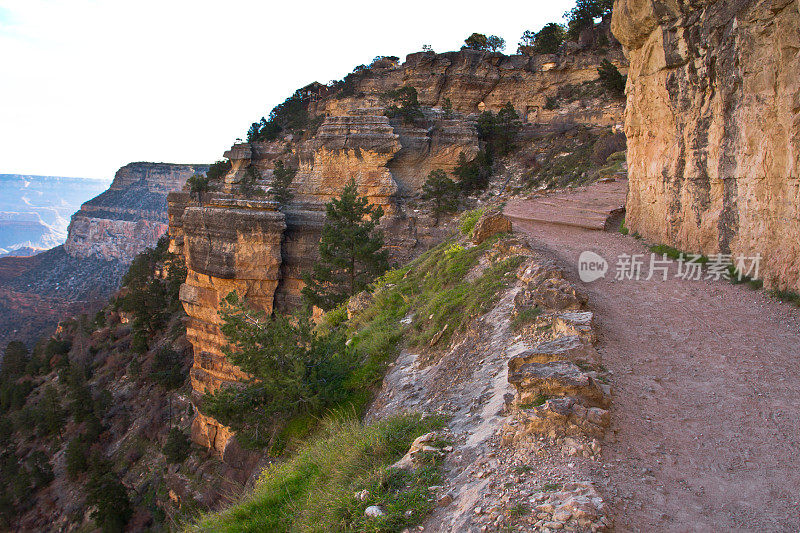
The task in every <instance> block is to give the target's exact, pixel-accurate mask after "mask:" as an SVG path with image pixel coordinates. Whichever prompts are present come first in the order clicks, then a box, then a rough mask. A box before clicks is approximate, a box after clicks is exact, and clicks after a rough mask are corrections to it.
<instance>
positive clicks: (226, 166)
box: [206, 159, 233, 182]
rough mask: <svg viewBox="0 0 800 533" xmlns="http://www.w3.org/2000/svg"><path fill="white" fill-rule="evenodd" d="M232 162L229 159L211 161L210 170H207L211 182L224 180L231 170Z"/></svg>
mask: <svg viewBox="0 0 800 533" xmlns="http://www.w3.org/2000/svg"><path fill="white" fill-rule="evenodd" d="M232 167H233V165H231V162H230V161H229V160H228V159H225V160H223V161H215V162H214V163H211V165H210V166H209V167H208V172H206V177H207V178H208V180H209V181H211V182H218V181H222V179H223V178H224V177H225V176H226V175H227V174H228V172H230V171H231V168H232Z"/></svg>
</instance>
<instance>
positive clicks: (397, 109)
mask: <svg viewBox="0 0 800 533" xmlns="http://www.w3.org/2000/svg"><path fill="white" fill-rule="evenodd" d="M385 96H386V97H387V98H390V99H394V100H399V102H400V105H399V106H397V105H395V104H392V105H390V106H389V107H387V108H386V116H387V117H389V118H395V117H400V118H402V119H403V121H404V122H407V123H409V124H416V123H418V122H419V121H421V120H422V119H424V118H425V116H424V115H423V114H422V109H421V108H420V105H419V100H418V99H417V90H416V89H415V88H414V87H411V86H406V87H400V88H399V89H397V90H395V91H389V92H388V93H386V95H385Z"/></svg>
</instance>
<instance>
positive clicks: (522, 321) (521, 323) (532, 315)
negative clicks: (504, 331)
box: [511, 306, 542, 333]
mask: <svg viewBox="0 0 800 533" xmlns="http://www.w3.org/2000/svg"><path fill="white" fill-rule="evenodd" d="M541 314H542V310H541V309H539V307H538V306H534V307H528V308H526V309H523V310H522V311H519V312H517V313H516V314H515V315H514V316H513V317H512V318H511V331H513V332H514V333H516V332H517V331H519V330H521V329H522V328H524V327H525V326H527V325H528V324H530V323H531V322H533V321H534V320H536V317H538V316H539V315H541Z"/></svg>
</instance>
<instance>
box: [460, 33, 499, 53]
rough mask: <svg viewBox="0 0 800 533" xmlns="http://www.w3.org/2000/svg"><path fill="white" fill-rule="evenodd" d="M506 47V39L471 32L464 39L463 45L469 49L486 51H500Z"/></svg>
mask: <svg viewBox="0 0 800 533" xmlns="http://www.w3.org/2000/svg"><path fill="white" fill-rule="evenodd" d="M505 47H506V40H505V39H503V38H502V37H498V36H497V35H490V36H488V37H487V36H486V35H484V34H482V33H473V34H472V35H470V36H469V37H467V38H466V39H464V46H462V48H467V49H469V50H484V51H486V52H500V51H501V50H503V49H504V48H505Z"/></svg>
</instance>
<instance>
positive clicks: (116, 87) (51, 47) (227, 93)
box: [0, 0, 574, 178]
mask: <svg viewBox="0 0 800 533" xmlns="http://www.w3.org/2000/svg"><path fill="white" fill-rule="evenodd" d="M573 4H574V0H552V1H546V2H542V1H529V2H519V1H513V2H512V1H499V2H487V1H485V0H482V1H480V2H477V1H476V2H471V1H463V0H462V1H438V0H425V1H418V0H405V1H401V2H381V1H379V0H370V1H354V2H348V1H341V0H340V1H323V2H320V1H296V0H287V1H283V2H279V3H278V2H255V1H254V2H244V1H235V0H234V1H232V0H226V1H213V2H205V1H202V0H190V1H170V0H138V1H126V0H105V1H103V0H71V1H55V0H53V1H45V0H0V58H2V66H0V173H24V174H44V175H60V176H79V177H91V178H111V177H113V175H114V172H115V171H116V169H117V168H119V167H120V166H122V165H124V164H126V163H129V162H131V161H164V162H175V163H207V162H211V161H214V160H216V159H219V158H221V157H222V153H223V151H224V150H225V149H227V148H228V147H229V146H230V145H231V144H232V143H233V142H234V140H235V139H236V138H237V137H244V135H245V132H246V131H247V127H248V126H249V124H250V123H251V122H253V121H255V120H257V119H258V118H260V117H261V116H264V115H267V114H268V113H269V110H270V109H271V108H272V107H274V106H275V105H276V104H278V103H280V102H282V101H283V100H284V99H286V98H287V97H288V96H290V95H291V94H292V93H293V92H294V90H295V89H297V88H299V87H301V86H303V85H305V84H307V83H310V82H312V81H315V80H316V81H319V82H322V83H326V82H328V81H330V80H332V79H340V78H342V77H344V75H345V74H347V73H348V72H350V71H351V70H352V68H353V67H354V66H356V65H359V64H362V63H369V62H370V61H371V60H372V58H373V57H375V56H376V55H396V56H399V57H400V58H401V59H402V58H404V57H405V55H406V54H408V53H411V52H415V51H419V50H420V49H421V48H422V45H423V44H430V45H431V46H433V48H434V50H436V51H437V52H444V51H448V50H456V49H458V48H459V47H460V46H461V44H462V43H463V40H464V38H465V37H466V36H467V35H469V34H470V33H472V32H475V31H477V32H481V33H485V34H496V35H499V36H501V37H503V38H505V39H506V41H507V43H508V44H507V48H506V53H512V52H514V51H515V50H516V44H517V42H518V40H519V37H520V35H521V34H522V32H523V31H524V30H526V29H532V30H538V29H539V28H541V27H542V26H543V25H544V24H546V23H547V22H552V21H561V19H562V15H563V13H564V12H565V11H566V10H567V9H569V8H570V7H571V6H572V5H573Z"/></svg>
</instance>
